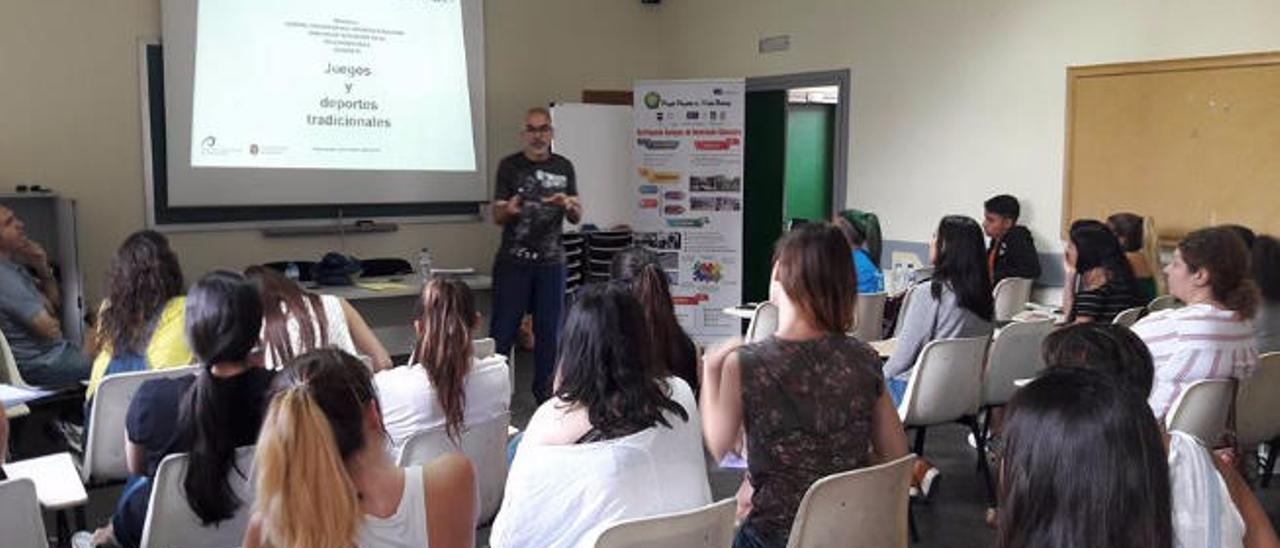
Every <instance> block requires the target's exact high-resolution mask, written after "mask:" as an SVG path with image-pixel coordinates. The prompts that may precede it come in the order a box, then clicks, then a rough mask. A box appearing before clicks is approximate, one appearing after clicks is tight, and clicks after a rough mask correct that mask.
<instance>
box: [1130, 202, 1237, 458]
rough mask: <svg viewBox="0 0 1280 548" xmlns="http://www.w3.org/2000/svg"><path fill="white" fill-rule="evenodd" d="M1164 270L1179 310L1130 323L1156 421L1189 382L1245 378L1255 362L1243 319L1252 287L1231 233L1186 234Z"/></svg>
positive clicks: (1203, 231) (1222, 230)
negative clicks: (1145, 363) (1142, 348)
mask: <svg viewBox="0 0 1280 548" xmlns="http://www.w3.org/2000/svg"><path fill="white" fill-rule="evenodd" d="M1164 272H1165V275H1166V276H1167V277H1168V283H1169V293H1170V294H1172V295H1173V296H1174V297H1177V298H1178V299H1179V300H1181V301H1182V302H1184V303H1186V306H1184V307H1182V308H1176V309H1169V310H1162V311H1159V312H1156V313H1154V314H1152V315H1150V316H1147V317H1146V318H1143V319H1142V320H1141V321H1139V322H1138V323H1137V324H1136V325H1134V326H1133V331H1134V333H1137V334H1138V336H1139V337H1141V338H1142V341H1143V342H1145V343H1146V344H1147V348H1148V349H1149V350H1150V351H1151V357H1152V358H1153V359H1154V360H1155V368H1156V376H1155V387H1154V388H1153V389H1152V391H1151V396H1150V397H1149V398H1148V399H1147V403H1149V404H1150V405H1151V409H1152V411H1154V412H1155V415H1156V418H1157V419H1161V420H1163V419H1164V415H1165V413H1167V412H1168V411H1169V407H1170V406H1172V405H1173V402H1174V400H1176V399H1177V398H1178V396H1179V395H1180V394H1182V391H1183V390H1185V389H1186V388H1187V386H1189V385H1190V384H1191V383H1192V382H1194V381H1197V380H1200V379H1225V378H1229V377H1235V378H1238V379H1244V378H1248V377H1249V376H1250V375H1252V374H1253V368H1254V366H1256V365H1257V362H1258V343H1257V340H1256V339H1255V338H1254V332H1253V323H1252V321H1251V319H1252V318H1253V314H1254V311H1255V310H1256V309H1257V306H1258V289H1257V286H1256V285H1254V282H1253V280H1251V279H1250V277H1249V254H1248V252H1247V251H1246V248H1245V245H1244V242H1243V241H1241V239H1240V237H1239V236H1237V235H1236V234H1235V233H1234V232H1232V231H1231V230H1230V229H1228V228H1224V227H1212V228H1202V229H1200V230H1196V231H1193V232H1191V233H1190V234H1187V236H1186V237H1185V238H1183V239H1182V241H1181V242H1179V243H1178V247H1177V249H1175V250H1174V252H1173V262H1172V263H1170V264H1169V266H1167V267H1165V269H1164ZM1205 441H1208V442H1210V443H1212V442H1213V441H1216V440H1205Z"/></svg>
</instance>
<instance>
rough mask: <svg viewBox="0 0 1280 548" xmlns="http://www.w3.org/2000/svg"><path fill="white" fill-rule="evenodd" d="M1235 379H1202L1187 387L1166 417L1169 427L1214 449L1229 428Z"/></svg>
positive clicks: (1166, 424) (1167, 426)
mask: <svg viewBox="0 0 1280 548" xmlns="http://www.w3.org/2000/svg"><path fill="white" fill-rule="evenodd" d="M1235 390H1236V380H1235V379H1201V380H1198V381H1195V382H1193V383H1191V384H1190V385H1189V386H1187V388H1186V390H1183V391H1182V394H1179V395H1178V399H1176V400H1174V402H1173V407H1170V408H1169V413H1168V414H1166V415H1165V418H1164V420H1165V427H1166V428H1167V429H1168V430H1178V431H1180V432H1186V433H1188V434H1191V435H1192V436H1195V437H1196V439H1198V440H1200V443H1202V444H1204V445H1205V446H1206V447H1213V446H1214V444H1216V443H1217V441H1218V438H1220V437H1221V436H1222V433H1223V432H1224V431H1226V429H1227V417H1228V416H1229V415H1230V413H1231V398H1232V396H1233V395H1234V394H1235Z"/></svg>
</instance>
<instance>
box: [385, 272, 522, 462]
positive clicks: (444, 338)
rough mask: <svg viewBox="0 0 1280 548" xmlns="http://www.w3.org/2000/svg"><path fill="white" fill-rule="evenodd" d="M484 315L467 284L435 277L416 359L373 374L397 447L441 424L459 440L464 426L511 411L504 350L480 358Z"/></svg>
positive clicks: (425, 300) (417, 324)
mask: <svg viewBox="0 0 1280 548" xmlns="http://www.w3.org/2000/svg"><path fill="white" fill-rule="evenodd" d="M479 319H480V315H479V313H478V312H477V311H476V304H475V298H474V297H473V296H472V295H471V289H470V288H469V287H467V284H465V283H462V282H461V281H459V280H456V279H452V278H435V279H433V280H431V281H430V282H428V283H427V285H426V286H425V287H423V288H422V295H421V296H420V298H419V301H418V319H417V320H415V321H414V328H415V329H416V331H417V333H418V347H417V350H416V351H415V352H414V356H415V357H416V359H417V362H416V363H412V364H410V365H406V366H402V367H394V368H391V369H388V370H385V371H381V372H379V373H378V374H377V375H375V376H374V378H373V382H374V385H375V386H376V387H377V388H378V400H379V401H380V402H381V407H382V420H383V423H384V424H385V425H386V429H387V434H388V435H390V436H391V444H392V448H393V450H395V451H399V449H400V448H402V447H403V446H404V442H405V441H407V440H408V439H409V437H410V436H412V435H414V434H416V433H418V432H421V431H423V430H427V429H429V428H432V427H435V426H439V425H441V424H443V425H444V427H445V432H446V433H447V434H448V435H449V436H450V437H452V438H453V439H455V440H457V439H460V437H461V435H462V430H463V427H464V426H466V425H469V424H477V423H479V422H483V421H484V420H487V419H490V418H493V417H496V416H498V415H501V414H502V413H505V412H507V407H508V403H509V402H510V400H511V379H510V376H509V374H508V371H507V360H506V358H505V357H503V356H502V354H494V355H493V356H489V357H485V358H482V359H476V358H474V357H473V356H472V354H473V351H472V349H473V345H472V339H473V338H474V337H475V332H476V325H477V323H478V322H479Z"/></svg>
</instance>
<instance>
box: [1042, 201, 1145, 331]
mask: <svg viewBox="0 0 1280 548" xmlns="http://www.w3.org/2000/svg"><path fill="white" fill-rule="evenodd" d="M1063 257H1064V262H1065V264H1066V270H1067V286H1066V287H1065V288H1064V291H1063V292H1062V310H1063V312H1065V313H1066V314H1067V323H1083V322H1103V323H1106V322H1110V321H1111V320H1113V319H1115V317H1116V314H1119V313H1120V312H1122V311H1124V310H1125V309H1127V308H1132V307H1135V306H1141V305H1143V304H1145V303H1144V302H1143V300H1142V298H1141V297H1140V296H1139V295H1138V282H1137V281H1136V280H1135V279H1134V277H1133V269H1132V267H1130V266H1129V260H1128V259H1127V258H1126V257H1125V253H1124V250H1123V249H1121V248H1120V241H1119V240H1117V239H1116V235H1115V233H1113V232H1111V229H1109V228H1107V225H1104V224H1102V223H1101V222H1099V221H1095V220H1093V219H1081V220H1078V221H1076V222H1074V223H1071V231H1070V234H1069V239H1068V241H1067V248H1066V251H1065V252H1064V253H1063Z"/></svg>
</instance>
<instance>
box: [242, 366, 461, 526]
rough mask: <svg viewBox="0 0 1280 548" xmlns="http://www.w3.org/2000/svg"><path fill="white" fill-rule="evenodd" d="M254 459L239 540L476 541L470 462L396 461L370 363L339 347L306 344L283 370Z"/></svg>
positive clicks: (457, 458)
mask: <svg viewBox="0 0 1280 548" xmlns="http://www.w3.org/2000/svg"><path fill="white" fill-rule="evenodd" d="M254 467H255V474H256V476H257V478H256V482H257V487H256V489H257V498H256V500H255V502H254V513H253V518H252V519H251V520H250V523H249V530H248V531H247V532H246V533H245V539H244V546H245V547H246V548H259V547H267V546H270V547H274V548H350V547H352V546H357V547H360V548H401V547H404V548H409V547H413V548H423V547H427V546H430V547H432V548H449V547H466V548H470V547H471V546H474V545H475V515H476V495H475V492H476V486H475V471H474V470H473V469H472V467H471V462H470V461H468V460H467V459H466V457H463V456H461V455H458V454H450V455H447V456H444V457H441V458H439V459H437V460H435V461H433V462H431V463H430V464H428V465H426V466H412V467H409V468H399V467H397V466H396V465H395V463H393V462H392V461H391V458H390V457H389V456H388V453H387V447H386V432H385V431H384V429H383V427H382V417H381V414H380V413H379V411H378V396H377V392H376V391H375V390H374V387H373V382H372V379H371V377H370V373H369V370H368V369H366V368H364V367H361V366H360V362H359V360H357V359H356V358H354V357H352V356H351V355H350V354H347V353H345V352H342V351H340V350H335V349H321V350H314V351H311V352H308V353H306V354H303V355H302V356H299V357H298V358H297V359H295V360H294V361H293V362H291V363H290V364H289V367H286V368H285V369H284V370H283V372H282V373H281V374H280V377H279V379H278V381H277V392H276V395H275V397H274V398H273V399H272V401H271V407H270V409H269V410H268V411H267V417H266V420H265V422H264V424H263V427H262V435H261V436H260V437H259V438H258V447H257V453H256V454H255V455H254Z"/></svg>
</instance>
